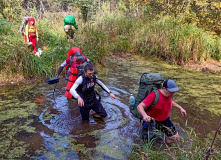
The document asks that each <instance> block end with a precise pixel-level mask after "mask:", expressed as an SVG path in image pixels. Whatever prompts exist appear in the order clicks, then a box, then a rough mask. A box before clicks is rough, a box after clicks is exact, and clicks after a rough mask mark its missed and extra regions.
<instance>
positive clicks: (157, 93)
mask: <svg viewBox="0 0 221 160" xmlns="http://www.w3.org/2000/svg"><path fill="white" fill-rule="evenodd" d="M153 92H154V93H155V95H156V97H155V99H154V101H153V103H152V104H151V105H150V106H149V107H148V108H147V109H146V110H145V111H149V110H150V109H151V108H152V107H154V106H155V105H156V104H157V103H158V101H159V99H160V94H159V91H158V90H157V89H154V90H153Z"/></svg>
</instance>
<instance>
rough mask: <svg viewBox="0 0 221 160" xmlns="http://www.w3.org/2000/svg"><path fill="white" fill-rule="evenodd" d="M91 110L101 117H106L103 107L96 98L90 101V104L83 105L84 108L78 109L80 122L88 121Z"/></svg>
mask: <svg viewBox="0 0 221 160" xmlns="http://www.w3.org/2000/svg"><path fill="white" fill-rule="evenodd" d="M91 109H92V110H93V111H95V112H96V113H97V114H98V115H99V116H101V117H106V116H107V113H106V111H105V109H104V107H103V105H102V104H101V102H100V101H99V100H97V98H94V99H93V100H92V102H90V103H84V106H83V107H80V112H81V116H82V120H89V113H90V110H91Z"/></svg>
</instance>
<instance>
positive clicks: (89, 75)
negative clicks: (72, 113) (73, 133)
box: [70, 64, 116, 120]
mask: <svg viewBox="0 0 221 160" xmlns="http://www.w3.org/2000/svg"><path fill="white" fill-rule="evenodd" d="M96 83H97V84H98V85H99V86H100V87H101V88H102V89H103V90H104V91H106V92H107V93H108V94H109V96H110V97H111V98H112V99H116V97H115V95H114V94H113V93H111V91H110V90H109V89H108V88H107V87H106V86H105V85H104V84H103V83H102V82H101V81H100V80H99V79H98V77H97V76H96V75H94V68H93V66H92V65H91V64H87V65H86V66H85V67H84V74H83V75H82V76H80V77H78V79H77V80H76V81H75V83H74V85H73V86H72V87H71V89H70V93H71V94H72V96H73V97H74V98H76V99H77V101H78V105H79V107H80V113H81V116H82V120H89V112H90V110H91V109H92V110H94V111H95V112H96V114H93V116H94V117H97V118H100V117H101V118H102V117H106V116H107V113H106V111H105V109H104V108H103V105H102V104H101V102H100V101H99V100H97V98H96V93H95V90H94V87H95V84H96Z"/></svg>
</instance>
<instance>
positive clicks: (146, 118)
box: [137, 102, 151, 122]
mask: <svg viewBox="0 0 221 160" xmlns="http://www.w3.org/2000/svg"><path fill="white" fill-rule="evenodd" d="M146 108H147V106H146V104H144V103H143V102H141V103H140V104H139V105H138V106H137V110H138V112H139V113H140V114H141V115H142V116H143V120H144V121H146V122H151V117H150V116H148V115H147V114H146V112H145V109H146Z"/></svg>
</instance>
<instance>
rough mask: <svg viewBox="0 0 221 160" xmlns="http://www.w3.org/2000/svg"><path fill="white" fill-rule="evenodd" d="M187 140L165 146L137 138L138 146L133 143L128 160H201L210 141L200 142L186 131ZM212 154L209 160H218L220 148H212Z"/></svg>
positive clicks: (183, 139) (191, 133)
mask: <svg viewBox="0 0 221 160" xmlns="http://www.w3.org/2000/svg"><path fill="white" fill-rule="evenodd" d="M186 132H187V135H188V137H189V138H181V139H180V141H179V142H177V143H174V144H171V145H170V146H168V145H167V144H165V143H163V142H161V143H159V140H158V143H155V142H156V139H152V140H151V141H149V142H146V141H143V140H142V139H141V138H140V137H139V136H138V137H137V139H138V140H139V142H140V143H139V144H137V143H135V144H134V147H133V149H132V152H131V153H130V156H129V157H130V158H129V159H130V160H134V159H144V160H152V159H166V160H173V159H182V160H195V159H203V158H204V155H205V154H206V151H207V149H208V147H209V146H210V143H211V139H210V138H207V140H206V141H205V139H204V141H201V140H200V139H199V138H197V136H195V133H194V132H192V130H190V131H188V130H186ZM213 150H214V153H213V154H212V155H210V157H209V158H210V159H214V160H218V159H220V156H221V148H219V147H217V146H213Z"/></svg>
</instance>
